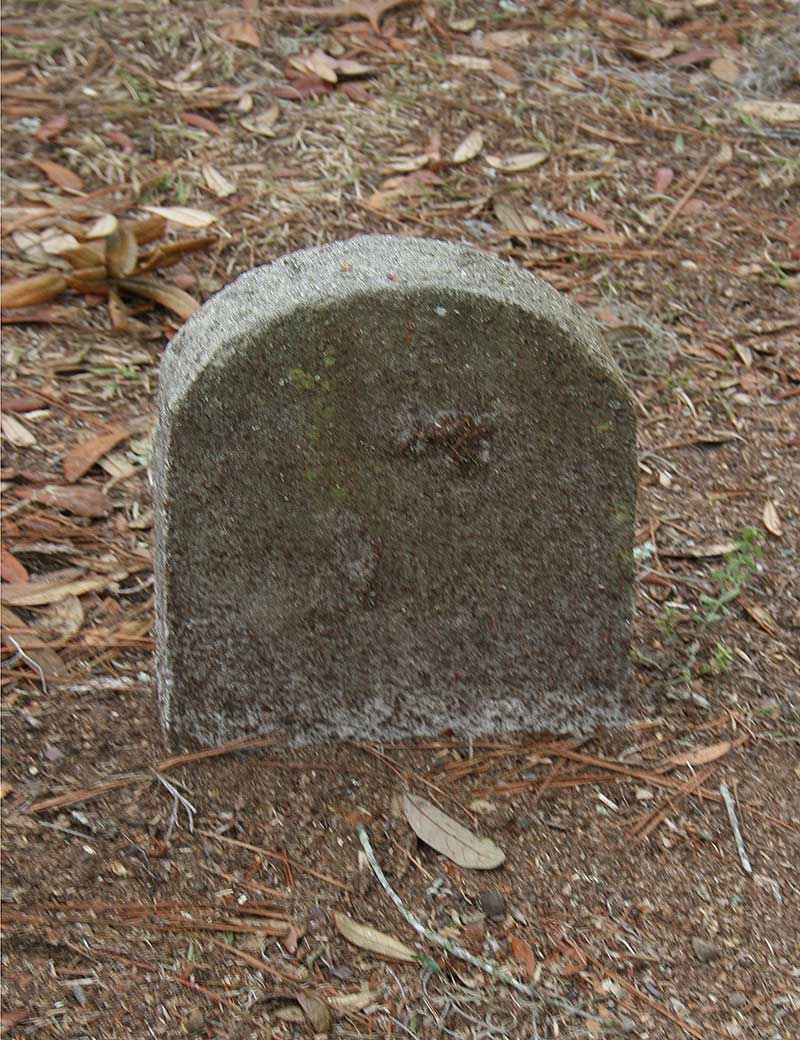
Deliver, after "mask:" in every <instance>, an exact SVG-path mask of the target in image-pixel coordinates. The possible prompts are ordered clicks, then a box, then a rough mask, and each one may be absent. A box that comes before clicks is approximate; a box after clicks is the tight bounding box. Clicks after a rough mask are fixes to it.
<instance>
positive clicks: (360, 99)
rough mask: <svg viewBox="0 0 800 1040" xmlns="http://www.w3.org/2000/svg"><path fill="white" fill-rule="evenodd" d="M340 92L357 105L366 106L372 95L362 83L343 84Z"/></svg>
mask: <svg viewBox="0 0 800 1040" xmlns="http://www.w3.org/2000/svg"><path fill="white" fill-rule="evenodd" d="M340 90H341V92H342V93H343V94H345V95H346V96H347V97H348V98H349V99H350V100H351V101H355V102H356V104H359V105H365V104H366V103H367V102H368V101H369V100H370V93H369V91H368V90H367V88H366V87H365V86H363V85H362V84H361V83H342V85H341V87H340Z"/></svg>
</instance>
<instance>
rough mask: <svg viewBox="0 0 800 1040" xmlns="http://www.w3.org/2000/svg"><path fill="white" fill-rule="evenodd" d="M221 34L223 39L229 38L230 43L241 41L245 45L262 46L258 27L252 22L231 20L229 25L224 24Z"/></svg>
mask: <svg viewBox="0 0 800 1040" xmlns="http://www.w3.org/2000/svg"><path fill="white" fill-rule="evenodd" d="M219 34H220V36H221V37H222V38H223V40H227V41H228V43H241V44H243V45H244V46H245V47H260V46H261V38H260V37H259V35H258V29H256V27H255V26H254V25H253V23H252V22H246V21H240V22H229V23H228V25H224V26H223V27H222V28H221V29H220V31H219Z"/></svg>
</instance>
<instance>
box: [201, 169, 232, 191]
mask: <svg viewBox="0 0 800 1040" xmlns="http://www.w3.org/2000/svg"><path fill="white" fill-rule="evenodd" d="M203 179H204V180H205V182H206V186H207V187H208V189H209V191H213V192H214V194H215V195H216V196H217V198H218V199H227V197H228V196H229V195H233V194H234V192H235V191H236V185H235V184H232V183H231V182H230V181H229V180H228V179H227V178H226V177H224V176H223V175H222V174H221V173H220V172H219V170H216V169H215V168H214V167H213V166H211V165H209V164H208V163H206V164H205V166H204V167H203Z"/></svg>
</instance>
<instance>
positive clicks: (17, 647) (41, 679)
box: [6, 632, 47, 697]
mask: <svg viewBox="0 0 800 1040" xmlns="http://www.w3.org/2000/svg"><path fill="white" fill-rule="evenodd" d="M6 639H7V640H8V641H9V643H12V644H13V646H14V649H15V650H16V651H17V652H16V654H15V655H14V656H13V657H12V658H11V660H10V661H7V662H6V663H7V664H8V665H13V664H16V661H17V658H19V659H20V660H21V661H24V662H25V663H26V664H29V665H30V666H31V668H33V670H34V671H35V672H36V674H37V675H38V676H39V682H40V683H41V684H42V693H43V694H44V695H45V697H46V696H47V680H46V679H45V677H44V671H43V669H42V666H41V665H40V664H39V663H38V662H37V661H34V659H33V658H32V657H30V656H29V655H28V654H26V653H25V651H24V650H23V649H22V647H21V646H20V645H19V643H18V642H17V641H16V639H15V638H14V637H13V636H12V635H10V634H9V633H8V632H6Z"/></svg>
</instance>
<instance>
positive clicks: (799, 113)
mask: <svg viewBox="0 0 800 1040" xmlns="http://www.w3.org/2000/svg"><path fill="white" fill-rule="evenodd" d="M736 107H737V108H738V109H739V111H740V112H744V114H745V115H748V116H755V118H756V119H763V120H764V122H765V123H800V102H797V101H740V102H738V104H737V105H736Z"/></svg>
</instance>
